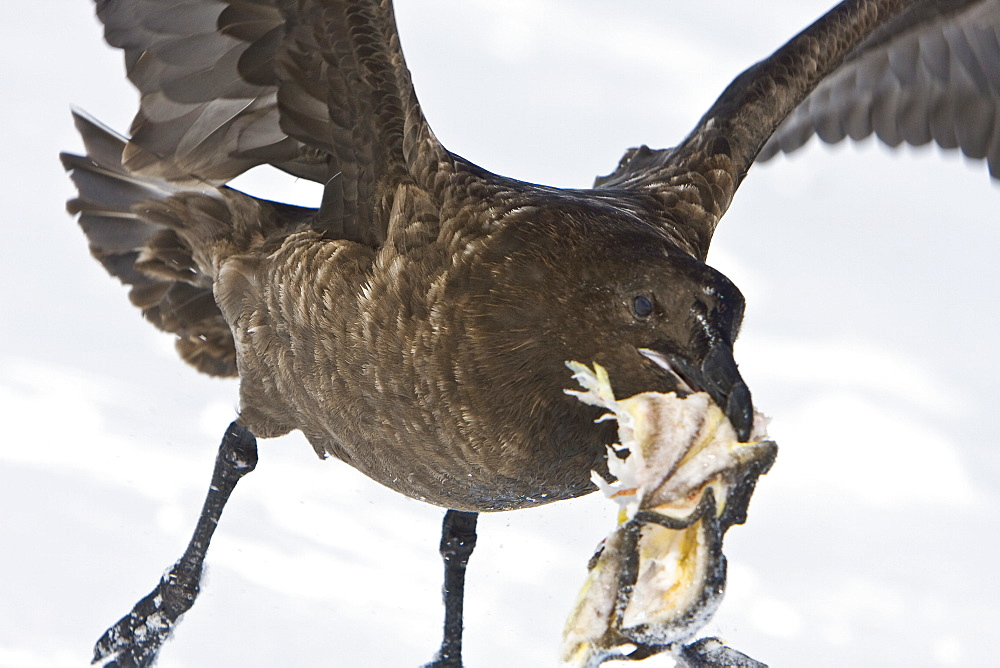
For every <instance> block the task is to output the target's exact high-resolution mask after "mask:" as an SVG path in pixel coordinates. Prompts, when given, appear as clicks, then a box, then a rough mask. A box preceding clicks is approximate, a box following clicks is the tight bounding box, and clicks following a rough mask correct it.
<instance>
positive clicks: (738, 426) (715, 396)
mask: <svg viewBox="0 0 1000 668" xmlns="http://www.w3.org/2000/svg"><path fill="white" fill-rule="evenodd" d="M639 353H640V354H642V356H643V357H645V358H646V359H648V360H650V361H651V362H653V363H654V364H656V365H657V366H658V367H660V368H661V369H663V370H664V371H666V372H667V373H669V374H671V375H672V376H673V377H674V378H675V379H676V380H677V381H678V383H677V386H678V388H677V389H680V390H682V391H688V392H707V393H708V396H710V397H711V398H712V401H714V402H715V403H716V405H718V406H719V408H721V409H722V411H723V412H724V413H725V414H726V417H727V418H729V422H731V423H732V425H733V429H735V430H736V436H737V438H738V439H739V440H740V442H746V441H747V440H749V439H750V431H751V429H752V428H753V401H752V400H751V398H750V388H748V387H747V384H746V383H745V382H743V378H742V377H741V376H740V372H739V370H738V369H737V368H736V360H734V359H733V354H732V352H731V351H730V350H729V349H728V346H726V345H724V344H716V345H713V346H712V347H711V348H709V351H708V354H707V355H706V356H705V359H704V360H703V361H702V363H701V366H697V365H695V364H693V363H691V362H690V361H688V360H686V359H684V358H683V357H681V356H679V355H674V354H670V353H662V352H660V351H658V350H653V349H651V348H640V349H639Z"/></svg>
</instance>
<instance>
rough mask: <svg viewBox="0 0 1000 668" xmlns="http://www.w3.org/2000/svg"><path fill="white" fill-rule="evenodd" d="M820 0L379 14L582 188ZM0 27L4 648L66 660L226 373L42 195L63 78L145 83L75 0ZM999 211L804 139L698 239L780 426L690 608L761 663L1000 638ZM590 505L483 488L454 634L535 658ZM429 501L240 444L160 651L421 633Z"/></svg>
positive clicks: (970, 186)
mask: <svg viewBox="0 0 1000 668" xmlns="http://www.w3.org/2000/svg"><path fill="white" fill-rule="evenodd" d="M826 4H827V3H826V2H820V1H817V0H810V1H808V2H805V1H802V0H779V1H776V2H771V3H767V6H766V7H763V8H762V5H761V3H728V2H722V1H721V0H713V1H711V2H703V3H695V4H691V3H687V4H684V5H683V6H682V5H681V3H660V2H652V1H650V2H624V1H622V2H616V3H614V4H613V6H612V4H611V3H605V2H598V1H597V0H581V1H578V2H575V3H568V2H556V1H555V0H517V1H508V2H505V3H492V2H487V1H486V0H466V1H465V2H456V1H452V2H444V1H442V2H429V1H426V0H425V1H420V2H418V1H416V0H399V5H400V6H399V7H398V14H399V20H400V25H401V30H402V39H403V44H404V48H405V49H406V53H407V56H408V60H409V64H410V67H411V69H412V70H413V71H414V79H415V82H416V85H417V89H418V92H419V94H420V96H421V100H422V102H423V104H424V108H425V112H426V114H427V116H428V118H429V119H430V121H431V123H432V125H433V126H434V128H435V129H436V130H437V132H438V134H439V136H440V137H441V139H442V141H443V142H444V143H445V144H446V145H447V146H448V147H449V148H451V149H452V150H455V151H456V152H458V153H460V154H462V155H465V156H467V157H469V158H470V159H472V160H473V161H476V162H478V163H480V164H482V165H483V166H484V167H487V168H489V169H492V170H494V171H498V172H500V173H505V174H510V175H512V176H517V177H519V178H523V179H526V180H532V181H538V182H543V183H550V184H555V185H565V186H584V185H587V184H589V183H590V181H591V179H592V178H593V176H594V175H595V174H602V173H606V172H608V171H610V170H611V169H612V168H613V167H614V165H615V164H616V162H617V160H618V158H619V156H620V154H621V152H622V150H623V149H625V148H626V147H628V146H633V145H636V144H638V143H642V142H646V143H649V144H651V145H653V146H665V145H670V144H672V143H675V142H676V141H678V140H679V139H680V138H681V137H682V136H683V135H684V134H685V133H686V132H687V131H688V130H689V129H690V128H691V127H692V126H693V124H694V122H695V121H696V120H697V118H698V117H699V116H700V114H701V113H703V112H704V110H705V109H707V108H708V105H709V104H710V103H711V101H712V99H714V97H715V96H716V95H717V94H718V93H719V92H720V91H721V90H722V88H723V87H724V86H725V84H727V83H728V81H729V80H730V79H731V78H732V77H733V76H734V75H735V74H737V73H738V72H739V71H740V70H741V69H742V68H743V67H745V66H747V65H749V64H750V63H751V62H753V61H754V60H755V59H758V58H760V57H763V56H764V55H766V53H768V52H769V51H770V50H772V49H773V48H775V47H777V46H778V45H779V44H780V42H782V41H783V40H784V39H786V38H787V37H789V36H791V35H792V34H793V32H794V31H795V30H797V29H799V28H801V27H803V26H805V25H806V24H807V23H808V22H809V21H811V20H812V19H813V18H815V16H817V15H818V14H819V13H820V11H822V10H823V9H824V7H825V5H826ZM501 8H502V9H501ZM671 11H673V12H674V15H671ZM757 12H760V13H761V15H760V16H758V15H757ZM0 35H2V38H3V44H4V45H5V47H6V49H5V51H6V57H5V58H4V59H3V60H2V64H0V72H2V74H0V79H2V80H3V81H4V84H5V90H6V96H5V98H4V100H3V102H2V103H0V114H2V121H3V127H4V128H6V132H5V142H4V152H3V154H2V158H0V170H2V172H0V188H2V189H3V193H2V195H3V197H2V200H3V202H4V206H5V207H6V210H7V215H6V221H5V226H6V227H5V229H6V231H7V238H8V241H7V243H6V244H5V245H4V247H3V251H2V253H3V254H2V258H3V261H2V262H0V272H2V284H3V286H4V288H3V290H2V292H0V314H2V316H0V343H2V353H0V422H2V424H3V426H4V432H5V433H4V438H3V443H2V445H0V508H2V510H0V535H2V536H3V544H4V547H3V548H2V549H0V570H2V572H3V573H4V576H3V577H2V578H0V666H5V667H6V666H12V667H19V668H20V667H25V668H32V667H36V666H38V667H41V666H45V667H51V666H80V665H85V664H86V662H87V660H88V657H89V653H90V648H91V646H92V644H93V642H94V641H95V640H96V639H97V638H98V636H99V635H100V634H101V633H102V632H103V630H104V629H105V628H106V627H107V626H108V625H109V624H110V623H112V622H114V621H115V620H116V619H118V617H119V616H120V615H122V614H123V613H125V612H126V611H127V610H128V609H129V607H130V606H131V605H132V603H133V602H134V601H135V600H136V599H137V598H138V597H140V596H141V595H143V594H145V593H146V592H147V591H149V589H150V588H152V586H153V585H154V584H155V583H156V580H157V578H158V577H159V575H160V573H161V571H162V570H163V569H164V568H166V567H167V566H168V565H169V564H170V563H171V562H172V561H173V560H174V559H175V558H176V557H177V556H179V555H180V553H181V551H182V549H183V546H184V544H185V542H186V540H187V535H188V532H189V531H190V528H191V526H192V525H193V521H194V518H195V516H196V514H197V511H198V508H199V506H200V504H201V500H202V496H203V493H204V487H205V485H206V484H207V481H208V478H209V474H210V469H211V464H212V460H213V458H214V454H215V448H216V446H217V444H218V440H219V438H220V437H221V435H222V432H223V430H224V429H225V426H226V425H227V424H228V422H229V421H230V420H231V419H232V416H233V411H234V406H235V400H236V386H235V384H234V383H233V382H222V381H217V380H212V379H208V378H205V377H201V376H199V375H197V374H196V373H195V372H193V371H192V370H190V369H189V368H187V367H186V366H185V365H184V364H183V363H181V362H180V361H179V360H178V359H177V358H176V356H175V355H174V353H173V351H172V347H171V342H170V340H169V338H168V337H165V336H163V335H160V334H158V333H157V332H156V331H154V329H153V328H152V327H151V326H149V325H148V324H146V323H144V322H143V321H142V320H141V318H140V317H139V316H138V313H137V312H135V310H134V309H133V308H132V307H131V306H130V305H129V304H128V302H127V299H126V298H125V294H124V290H123V289H122V288H121V287H119V286H118V285H116V283H115V282H113V281H112V280H110V279H109V278H108V277H107V276H106V275H104V272H103V270H102V269H101V268H100V267H99V266H98V264H97V263H96V262H94V261H92V260H91V259H89V258H88V256H87V251H86V243H85V241H84V238H83V235H82V234H81V233H80V232H79V231H78V230H77V229H76V228H75V226H74V224H73V223H72V221H71V220H70V219H69V218H68V216H66V215H65V214H64V213H63V211H62V206H63V204H62V203H63V201H64V200H65V199H66V198H67V197H69V196H70V195H71V194H72V190H71V186H70V183H69V181H68V180H67V179H66V178H65V177H64V175H63V174H62V171H61V169H60V167H59V163H58V161H57V158H56V154H57V153H58V151H59V150H62V149H77V148H79V142H78V140H77V139H76V138H75V136H74V134H73V130H72V124H71V121H70V118H69V105H70V104H71V103H72V104H76V105H79V106H81V107H82V108H84V109H86V110H88V111H90V112H92V113H93V114H95V115H96V116H97V117H99V118H101V119H102V120H104V121H106V122H108V123H109V124H111V125H113V126H115V127H117V128H121V129H125V128H127V126H128V123H129V120H130V118H131V115H132V113H133V112H134V109H135V99H134V95H133V93H132V91H131V89H130V88H129V87H128V85H127V83H126V82H125V79H124V76H123V73H122V65H121V59H120V56H119V55H118V54H117V53H115V52H112V51H110V50H108V49H107V48H105V47H104V46H103V44H102V42H101V39H100V31H99V29H98V27H97V25H96V24H95V21H94V20H93V18H92V6H91V3H89V2H87V1H86V0H50V1H49V2H45V3H41V2H39V3H23V4H21V5H19V7H18V9H17V12H8V17H7V20H5V21H4V23H3V25H2V26H0ZM247 187H248V188H257V192H258V193H260V194H267V195H268V196H271V197H274V198H277V199H281V198H283V197H314V196H315V195H314V194H311V192H312V191H309V190H307V189H303V187H302V184H287V183H285V182H284V181H283V182H282V183H281V184H278V185H277V186H272V187H271V188H270V189H269V190H267V191H265V190H263V189H261V187H260V186H259V184H255V183H251V184H250V185H248V186H247ZM286 189H287V190H286ZM286 192H287V193H288V194H285V193H286ZM306 203H312V202H311V201H307V202H306ZM998 209H1000V188H998V187H997V186H993V185H991V184H990V183H989V181H988V178H987V176H986V174H985V169H984V168H983V167H982V166H981V165H971V166H970V165H966V164H963V162H962V161H961V160H958V159H956V158H954V157H950V158H944V157H942V156H941V155H940V154H939V153H938V152H936V151H932V150H922V151H903V152H901V153H900V154H889V153H888V152H886V151H883V150H882V149H880V148H877V147H875V146H873V145H870V144H868V145H863V146H861V147H860V148H856V149H851V148H843V149H838V150H835V151H831V150H826V149H819V148H816V147H813V148H811V149H810V150H808V151H806V152H804V154H803V155H802V156H800V157H799V158H798V159H796V160H794V161H788V160H778V161H776V162H775V164H773V165H767V166H763V167H757V168H755V169H754V170H753V171H752V172H751V174H750V177H749V178H748V179H747V181H746V183H745V185H744V188H743V189H742V190H741V191H740V194H739V196H738V197H737V199H736V202H735V204H734V206H733V208H732V210H731V211H730V213H729V214H728V216H727V217H726V219H725V221H724V222H723V225H722V227H721V228H720V232H719V234H718V235H717V241H716V243H715V246H714V248H713V252H712V256H711V258H710V259H711V261H712V262H713V263H714V264H715V265H716V266H717V267H719V268H720V269H722V270H723V271H724V272H726V273H727V274H728V275H729V276H730V277H731V278H733V279H734V280H735V281H736V283H737V284H738V285H740V286H741V288H742V289H743V291H744V293H745V294H746V296H747V301H748V305H749V307H748V314H747V322H746V327H745V330H744V335H743V337H742V339H741V341H740V343H739V344H738V348H737V354H738V359H739V360H740V362H741V369H742V370H743V374H744V376H745V378H746V379H747V381H748V383H749V385H750V387H751V389H752V390H753V391H754V397H755V400H756V403H757V404H758V406H759V407H760V408H761V409H762V410H764V411H765V412H767V413H769V414H770V415H772V416H773V417H774V422H773V423H772V429H771V431H772V434H773V436H774V437H775V439H776V440H777V441H778V443H779V445H780V447H781V450H780V454H779V457H778V461H777V464H776V466H775V468H774V470H773V471H772V472H771V473H770V474H768V475H767V476H766V477H765V478H763V479H761V481H760V484H759V485H758V491H757V494H756V495H755V497H754V499H753V502H752V504H751V508H750V510H751V512H750V521H749V523H748V524H747V525H746V526H743V527H736V528H734V529H733V530H732V531H731V532H730V534H729V536H728V540H727V550H726V552H727V554H728V555H729V559H730V590H729V594H728V596H727V599H726V600H725V602H724V603H723V605H722V609H721V611H720V613H719V614H718V615H717V617H716V619H715V621H714V622H713V624H712V625H711V626H710V628H708V629H707V632H710V633H717V634H721V635H723V636H724V637H725V638H726V639H727V640H728V641H730V642H731V643H732V644H733V645H734V646H736V647H738V648H739V649H741V650H743V651H745V652H747V653H749V654H750V655H751V656H754V657H756V658H759V659H762V660H765V661H769V662H772V663H773V665H776V666H791V665H810V666H844V665H922V666H986V665H996V662H997V658H996V657H997V653H998V650H1000V646H998V645H1000V642H998V641H997V636H996V632H995V630H996V628H997V627H998V626H1000V609H998V606H997V605H996V601H997V600H1000V578H997V576H996V575H995V570H994V569H995V567H996V564H997V562H998V558H1000V537H998V536H1000V531H998V529H1000V511H998V510H997V508H998V503H997V500H998V492H1000V449H998V448H997V447H996V445H995V443H994V440H995V436H994V431H993V428H994V421H995V417H996V415H997V410H996V407H995V404H994V397H995V396H996V395H997V392H998V389H1000V388H998V387H997V385H998V384H997V380H996V378H997V375H996V373H997V369H998V368H1000V353H998V347H997V345H996V343H997V341H998V339H1000V336H998V335H1000V319H998V307H997V304H998V303H1000V268H998V264H997V262H996V260H995V257H996V255H997V252H998V251H1000V220H998V218H1000V216H998ZM567 383H569V379H568V377H567ZM607 505H608V504H607V502H605V501H603V500H602V499H600V498H596V497H589V498H585V499H580V500H577V501H574V502H568V503H561V504H556V505H554V506H551V507H547V508H540V509H537V510H531V511H518V512H514V513H507V514H500V515H492V516H486V517H483V518H482V519H481V522H480V546H479V548H478V549H477V551H476V553H475V555H474V556H473V560H472V563H471V567H470V575H469V583H468V603H467V608H468V610H467V617H466V621H467V629H468V630H467V635H466V648H467V655H466V656H467V665H469V666H470V667H472V668H486V667H489V666H547V665H553V664H554V663H555V660H554V657H555V652H556V648H557V647H558V641H559V634H560V629H561V626H562V623H563V620H564V619H565V616H566V614H567V612H568V611H569V607H570V605H571V602H572V601H573V598H574V596H575V593H576V590H577V588H578V587H579V585H580V583H581V582H582V579H583V575H584V567H585V564H586V561H587V559H588V557H589V556H590V553H591V550H592V549H593V547H594V545H595V544H596V543H597V541H598V540H600V538H601V537H602V536H603V535H604V534H605V533H606V532H607V531H608V530H609V529H610V528H611V524H612V520H611V513H612V509H611V508H610V507H606V506H607ZM441 514H442V513H441V511H440V510H439V509H436V508H432V507H429V506H424V505H421V504H419V503H417V502H414V501H410V500H407V499H404V498H401V497H399V496H397V495H395V494H393V493H391V492H388V491H386V490H383V489H381V488H380V487H378V486H377V485H375V484H374V483H372V482H370V481H368V480H367V479H365V478H363V477H361V476H360V475H358V474H356V473H355V472H353V471H352V470H351V469H349V468H348V467H346V466H344V465H342V464H339V463H338V462H335V461H327V462H320V461H318V460H316V458H315V456H314V455H313V454H312V451H311V449H310V448H309V446H308V445H306V444H305V442H304V441H303V439H301V438H300V437H289V438H284V439H279V440H276V441H265V442H262V443H261V462H260V465H259V467H258V470H257V471H256V472H254V473H253V474H252V475H251V476H249V477H248V478H246V479H245V480H244V481H243V482H242V483H241V484H240V486H239V488H238V489H237V491H236V493H235V495H234V497H233V501H232V503H231V504H230V507H229V508H228V509H227V511H226V514H225V516H224V517H223V521H222V524H221V526H220V529H219V532H218V534H217V538H216V541H215V543H214V545H213V548H212V550H211V552H210V555H209V562H210V570H209V573H208V576H207V579H206V583H205V586H204V593H203V595H202V598H201V600H200V601H199V602H198V604H197V605H196V606H195V608H194V610H193V611H192V612H191V613H189V615H188V616H187V618H186V619H185V620H184V622H183V623H182V624H181V626H180V628H179V631H178V634H177V637H176V639H175V640H174V641H173V642H171V643H170V644H168V645H167V647H166V649H165V651H164V653H163V656H162V660H161V661H160V664H159V665H160V666H162V667H163V668H175V667H180V666H206V665H213V666H237V665H246V666H251V665H252V666H321V665H322V666H329V665H337V666H360V665H373V666H415V665H418V664H420V663H421V662H423V661H426V660H427V659H429V658H430V656H431V654H432V652H433V650H434V649H435V647H436V645H437V642H438V638H439V623H440V618H441V610H440V607H439V603H438V588H439V586H440V565H439V562H438V557H437V552H436V548H437V541H438V536H437V532H438V525H439V522H440V518H441ZM650 663H651V664H653V663H654V662H650ZM667 664H669V662H668V661H665V660H660V661H659V664H658V665H667Z"/></svg>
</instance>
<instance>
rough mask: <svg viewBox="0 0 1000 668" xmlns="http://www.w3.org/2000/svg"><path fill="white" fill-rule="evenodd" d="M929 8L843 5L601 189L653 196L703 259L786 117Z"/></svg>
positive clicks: (626, 161) (667, 223)
mask: <svg viewBox="0 0 1000 668" xmlns="http://www.w3.org/2000/svg"><path fill="white" fill-rule="evenodd" d="M929 1H930V2H932V3H937V0H929ZM996 1H997V0H950V1H949V2H948V3H947V5H948V7H949V8H950V11H951V12H952V13H954V12H957V11H959V9H962V8H966V9H968V8H972V7H973V6H975V5H991V6H995V4H996ZM938 4H941V3H938ZM935 6H937V5H935ZM924 7H925V3H924V2H917V3H905V2H902V1H900V0H847V1H845V2H842V3H840V4H839V5H837V6H836V7H834V8H833V9H832V10H831V11H829V12H828V13H827V14H826V15H824V16H823V17H821V18H820V19H819V20H818V21H816V22H815V23H814V24H813V25H811V26H810V27H808V28H807V29H805V30H804V31H802V32H801V33H799V35H797V36H796V37H794V38H793V39H792V40H791V41H789V42H788V43H787V44H785V45H784V46H783V47H781V48H780V49H778V51H776V52H775V53H774V54H772V55H771V56H770V57H768V58H766V59H765V60H763V61H761V62H759V63H757V64H756V65H754V66H753V67H751V68H749V69H748V70H746V71H745V72H743V73H742V74H741V75H740V76H738V77H737V78H736V79H735V80H734V81H733V83H731V84H730V85H729V87H728V88H727V89H726V90H725V91H724V92H723V93H722V95H721V96H720V97H719V99H718V100H716V102H715V104H713V105H712V108H711V109H709V111H708V113H706V114H705V115H704V116H703V117H702V119H701V120H700V121H699V123H698V125H697V127H695V129H694V131H693V132H692V133H691V134H690V135H688V137H687V138H686V139H685V140H684V141H683V142H682V143H681V144H680V145H679V146H677V147H676V148H673V149H661V150H651V149H649V148H647V147H645V146H643V147H641V148H638V149H631V150H630V151H628V152H627V153H626V154H625V156H624V157H623V158H622V160H621V162H620V163H619V165H618V168H617V169H616V170H615V171H614V172H613V173H612V174H610V175H608V176H606V177H601V178H598V179H597V182H596V187H597V188H602V189H617V190H619V191H621V190H625V191H630V192H631V193H632V196H633V197H635V196H644V197H646V198H648V199H649V200H650V204H648V205H647V208H648V210H649V211H650V212H651V214H650V215H652V216H654V217H659V223H660V225H661V226H662V227H664V228H665V229H668V230H671V231H672V232H673V233H674V234H678V235H680V236H682V237H683V238H684V239H685V240H686V241H687V245H688V247H689V248H690V249H692V253H693V254H694V255H695V256H697V257H700V258H701V259H704V257H705V256H706V254H707V253H708V247H709V244H710V242H711V239H712V234H713V233H714V231H715V227H716V225H717V224H718V222H719V219H720V218H721V217H722V215H723V214H724V213H725V212H726V209H727V208H728V207H729V204H730V202H731V201H732V198H733V195H734V194H735V193H736V189H737V188H738V187H739V185H740V183H741V182H742V180H743V178H744V177H745V176H746V173H747V170H749V169H750V165H751V164H753V162H754V160H755V159H756V158H757V154H758V153H759V152H760V150H761V148H762V147H763V146H764V144H765V143H766V142H767V140H768V139H769V138H770V137H771V135H772V134H773V133H774V131H775V130H776V129H777V128H778V126H779V125H780V124H781V123H782V121H784V119H785V117H786V116H788V114H790V113H791V112H792V110H794V109H795V108H796V107H797V106H798V105H799V104H800V103H801V102H802V101H803V100H804V99H805V98H806V97H807V96H808V95H809V94H810V93H811V92H812V91H813V90H814V89H815V88H816V87H817V85H819V84H820V83H821V82H822V81H823V80H824V79H825V78H826V77H827V76H829V75H830V74H831V73H832V72H834V71H835V70H836V69H837V68H838V67H839V66H840V65H841V64H842V63H843V62H845V60H846V59H848V58H849V57H850V55H851V53H852V52H854V51H855V49H857V48H858V46H859V45H861V44H864V43H865V41H866V40H868V39H869V38H871V39H876V38H883V39H884V37H879V36H881V35H891V34H894V33H895V32H898V31H899V30H900V26H905V25H908V24H909V23H910V22H915V21H918V19H919V18H920V16H921V13H922V12H925V11H926V10H925V9H922V8H924ZM915 12H916V14H915ZM879 31H882V32H879ZM873 35H875V36H876V37H872V36H873Z"/></svg>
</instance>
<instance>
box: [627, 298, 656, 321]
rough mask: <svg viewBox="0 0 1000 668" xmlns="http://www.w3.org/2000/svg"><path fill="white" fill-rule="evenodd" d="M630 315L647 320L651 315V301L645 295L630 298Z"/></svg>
mask: <svg viewBox="0 0 1000 668" xmlns="http://www.w3.org/2000/svg"><path fill="white" fill-rule="evenodd" d="M632 313H633V315H635V317H637V318H648V317H649V316H651V315H652V314H653V300H651V299H650V298H649V297H647V296H646V295H636V296H635V297H633V298H632Z"/></svg>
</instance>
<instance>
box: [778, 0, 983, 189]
mask: <svg viewBox="0 0 1000 668" xmlns="http://www.w3.org/2000/svg"><path fill="white" fill-rule="evenodd" d="M887 28H888V29H887V30H881V31H878V32H877V33H876V34H874V35H872V37H871V38H869V39H868V40H866V41H865V42H864V43H863V44H861V45H860V46H859V47H858V49H857V50H856V51H855V53H853V54H851V56H850V58H848V60H847V61H846V62H845V63H844V65H843V66H841V67H840V68H839V69H838V70H837V71H836V72H835V73H834V74H833V75H831V76H830V77H828V78H827V79H825V80H824V81H823V82H822V83H821V84H820V85H819V86H817V87H816V90H815V91H813V93H812V94H811V95H810V96H809V97H807V98H806V99H805V101H804V102H803V103H802V104H801V105H799V106H798V107H797V108H796V109H795V111H794V112H792V114H791V115H789V117H788V118H787V119H785V122H784V123H782V125H781V126H780V127H779V128H778V130H777V131H776V132H775V133H774V135H773V136H772V137H771V139H770V141H768V143H767V144H766V145H765V146H764V149H763V150H762V151H761V154H760V156H759V157H758V160H767V159H769V158H771V157H772V156H774V155H775V154H777V153H778V152H782V151H783V152H786V153H787V152H791V151H794V150H796V149H798V148H799V147H801V146H802V145H803V144H805V143H806V142H807V141H808V140H809V138H810V137H812V136H813V134H816V135H818V136H819V138H820V139H822V140H823V141H825V142H829V143H834V142H838V141H841V140H843V139H844V138H845V137H850V138H851V139H855V140H858V139H864V138H865V137H868V136H869V135H871V134H872V132H874V133H875V135H876V136H877V137H878V138H879V139H880V140H882V141H883V142H885V143H886V144H889V145H890V146H898V145H899V144H901V143H903V142H906V143H907V144H912V145H914V146H920V145H923V144H927V143H928V142H931V141H933V142H935V143H936V144H938V145H939V146H941V147H942V148H946V149H954V148H958V149H961V151H962V152H963V153H964V154H965V155H967V156H968V157H970V158H976V159H986V161H987V163H988V165H989V170H990V175H991V176H992V177H993V178H994V179H1000V1H998V0H990V1H989V2H980V3H969V2H954V1H950V2H944V1H941V0H937V1H935V2H926V3H924V5H922V6H921V7H919V8H918V11H913V12H910V13H908V14H907V15H905V16H904V17H902V20H900V21H899V22H898V25H897V24H892V25H890V26H888V27H887Z"/></svg>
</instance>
